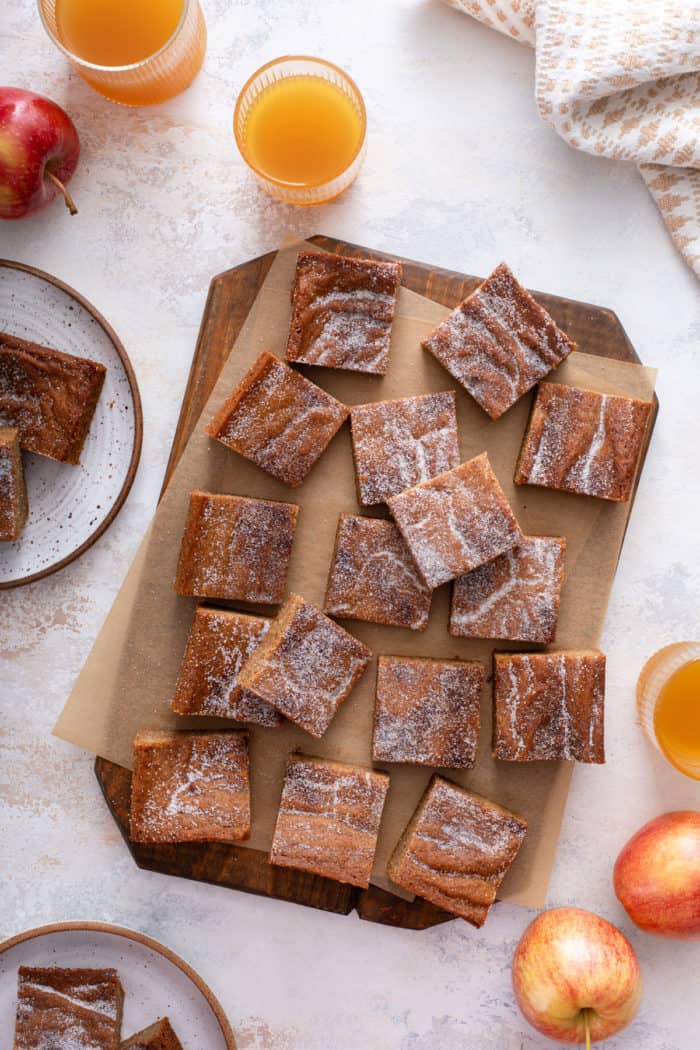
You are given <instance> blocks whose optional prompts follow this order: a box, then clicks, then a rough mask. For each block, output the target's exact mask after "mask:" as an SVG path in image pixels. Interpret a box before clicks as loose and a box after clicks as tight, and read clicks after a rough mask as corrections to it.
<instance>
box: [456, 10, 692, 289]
mask: <svg viewBox="0 0 700 1050" xmlns="http://www.w3.org/2000/svg"><path fill="white" fill-rule="evenodd" d="M446 2H447V3H449V4H451V5H452V7H456V8H458V9H459V10H461V11H464V12H466V13H467V14H469V15H473V16H474V18H478V19H479V20H480V21H481V22H483V23H484V24H485V25H487V26H491V27H492V28H493V29H498V30H500V32H502V33H506V34H507V35H508V36H511V37H513V38H514V39H515V40H518V41H520V42H521V43H524V44H530V45H532V46H534V48H535V53H536V98H537V106H538V109H539V112H540V114H541V116H542V118H543V120H545V121H546V122H547V123H548V124H550V125H551V126H552V127H553V128H554V129H555V130H556V131H557V132H558V133H559V134H560V135H561V136H562V138H563V139H565V140H566V141H567V142H568V143H569V145H571V146H575V147H576V148H577V149H582V150H586V151H587V152H588V153H596V154H599V155H602V156H605V157H613V158H615V159H617V160H632V161H634V162H635V163H636V164H637V165H638V167H639V170H640V172H641V174H642V176H643V178H644V180H645V182H646V184H647V187H648V188H649V191H650V193H651V195H652V196H653V198H654V200H655V201H656V203H657V205H658V207H659V209H660V211H661V215H662V216H663V220H664V222H665V223H666V226H667V227H668V230H669V232H670V234H671V236H672V237H673V240H674V241H675V243H676V245H677V247H678V249H679V250H680V251H681V252H682V254H683V256H684V257H685V259H686V261H687V262H688V264H689V265H690V266H691V267H692V268H693V270H694V271H695V273H696V275H697V276H698V277H700V4H698V3H697V2H695V0H446Z"/></svg>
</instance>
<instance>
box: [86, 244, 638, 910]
mask: <svg viewBox="0 0 700 1050" xmlns="http://www.w3.org/2000/svg"><path fill="white" fill-rule="evenodd" d="M310 239H311V241H312V242H313V243H314V244H317V245H319V246H320V247H322V248H326V249H328V250H330V251H336V252H340V253H342V254H344V255H358V256H364V257H365V258H366V257H373V258H387V256H383V255H382V254H381V253H379V252H374V251H371V250H369V249H367V248H362V247H358V246H357V245H353V244H348V243H346V242H345V241H337V240H334V239H333V238H331V237H324V236H318V237H312V238H310ZM274 257H275V253H274V252H271V253H270V254H269V255H263V256H261V257H260V258H258V259H253V260H252V261H251V262H247V263H244V264H243V265H242V266H237V267H236V268H235V269H233V270H227V271H226V272H225V273H222V274H219V276H218V277H215V278H214V279H213V281H212V282H211V286H210V288H209V296H208V298H207V304H206V306H205V309H204V316H203V318H202V325H201V328H200V332H199V338H198V340H197V347H196V350H195V354H194V359H193V361H192V368H191V370H190V376H189V380H188V383H187V389H186V391H185V396H184V399H183V403H182V408H181V411H180V418H179V421H178V426H177V430H176V433H175V438H174V440H173V445H172V450H171V453H170V460H169V462H168V467H167V470H166V474H165V481H164V483H163V488H165V486H166V485H167V484H168V482H169V480H170V477H171V474H172V472H173V470H174V469H175V466H176V465H177V462H178V460H179V458H180V456H181V455H182V452H183V451H184V448H185V445H186V444H187V442H188V440H189V438H190V435H191V433H192V430H193V429H194V427H195V425H196V423H197V420H198V419H199V417H200V414H201V412H202V409H203V408H204V405H205V403H206V401H207V399H208V398H209V395H210V393H211V391H212V389H213V387H214V384H215V383H216V380H217V378H218V376H219V372H220V371H221V368H222V366H223V364H224V362H225V360H226V358H227V356H228V354H229V352H230V350H231V347H232V346H233V345H234V343H235V341H236V338H237V336H238V333H239V332H240V330H241V328H242V326H243V323H244V321H245V319H246V317H247V315H248V311H249V310H250V308H251V306H252V304H253V301H254V299H255V297H256V295H257V293H258V290H259V289H260V286H261V285H262V283H263V281H264V279H265V277H266V275H267V272H268V270H269V268H270V266H271V265H272V261H273V259H274ZM401 262H402V263H403V278H402V283H403V284H404V285H405V286H406V287H407V288H410V289H411V290H412V291H414V292H418V293H419V294H421V295H425V296H428V297H429V298H430V299H433V300H435V301H436V302H439V303H442V304H444V305H445V306H449V307H453V306H456V305H457V303H459V302H461V300H462V299H464V298H465V296H466V295H468V294H469V293H470V292H471V291H473V289H474V288H475V287H476V286H477V285H478V284H479V282H480V278H477V277H470V276H466V275H465V274H461V273H454V272H452V271H450V270H440V269H436V268H434V267H431V266H427V265H425V264H424V263H417V262H413V261H411V260H408V259H402V260H401ZM535 294H536V295H537V298H538V299H539V300H540V301H541V302H542V303H543V305H544V306H546V308H547V309H548V310H549V311H550V312H551V314H552V316H553V317H554V318H555V320H556V321H557V323H558V324H559V325H560V326H561V327H562V328H564V330H565V331H566V332H567V333H568V334H569V335H570V336H571V338H572V339H574V340H575V341H576V342H577V343H578V344H579V345H580V346H582V347H585V349H586V353H589V354H596V355H598V356H600V357H612V358H616V359H617V360H620V361H631V362H636V363H639V358H638V356H637V354H636V353H635V350H634V348H633V346H632V344H631V343H630V341H629V339H628V338H627V335H626V333H625V330H624V328H623V327H622V325H621V324H620V322H619V320H618V318H617V317H616V315H615V314H614V313H613V312H612V311H611V310H606V309H603V308H602V307H599V306H590V305H589V304H587V303H581V302H576V301H575V300H572V299H561V298H559V297H557V296H554V295H546V294H543V293H539V292H537V293H535ZM656 407H657V406H656V403H655V411H654V418H655V416H656ZM651 429H652V428H651V427H650V428H649V431H648V436H647V447H648V440H649V438H650V437H651ZM646 451H647V450H646V448H645V450H644V456H646ZM95 772H96V775H97V779H98V781H99V783H100V787H101V788H102V791H103V793H104V796H105V799H106V800H107V804H108V806H109V808H110V811H111V813H112V816H113V817H114V819H115V820H116V822H117V824H118V825H119V828H120V830H121V832H122V835H123V836H124V839H125V841H126V843H127V845H128V847H129V849H130V851H131V853H132V855H133V857H134V860H135V861H136V863H137V864H138V866H139V867H141V868H146V869H148V870H150V871H158V872H161V873H163V874H166V875H179V876H181V877H183V878H189V879H196V880H198V881H200V882H211V883H214V884H216V885H218V886H228V887H229V888H231V889H237V890H245V891H247V892H249V893H257V894H260V895H262V896H265V897H275V898H277V899H278V900H285V901H293V902H295V903H297V904H306V905H309V906H311V907H314V908H321V909H323V910H324V911H331V912H336V913H339V914H343V915H347V914H349V913H350V912H351V911H352V910H353V909H356V910H357V912H358V914H359V915H360V918H362V919H367V920H369V921H371V922H380V923H384V924H387V925H392V926H402V927H405V928H407V929H426V928H427V927H429V926H435V925H437V924H438V923H441V922H446V921H447V920H448V919H451V918H452V916H451V915H449V914H448V913H447V912H444V911H442V910H440V909H438V908H435V907H434V906H433V905H432V904H429V903H428V902H427V901H423V900H420V899H416V900H415V901H413V902H412V903H411V902H408V901H405V900H402V899H401V898H399V897H395V896H394V895H393V894H391V893H387V892H386V891H385V890H381V889H379V888H377V887H374V886H371V887H370V888H369V889H368V890H358V889H356V888H354V887H352V886H345V885H343V884H341V883H339V882H335V881H334V880H332V879H325V878H321V877H319V876H314V875H307V874H305V873H304V872H296V871H293V870H291V869H288V868H275V867H273V866H272V865H271V864H270V863H269V861H268V858H267V854H266V853H262V852H260V851H258V850H252V849H245V848H242V847H237V846H228V845H221V844H218V843H183V844H178V845H161V846H148V845H141V844H137V843H132V842H130V841H129V838H128V823H129V799H130V793H131V773H130V772H129V771H128V770H127V769H123V768H122V767H121V766H117V765H115V764H114V763H112V762H108V761H106V760H105V759H102V758H98V759H97V761H96V763H95Z"/></svg>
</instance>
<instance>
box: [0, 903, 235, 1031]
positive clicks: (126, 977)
mask: <svg viewBox="0 0 700 1050" xmlns="http://www.w3.org/2000/svg"><path fill="white" fill-rule="evenodd" d="M20 966H75V967H83V966H85V967H97V968H102V967H113V968H114V969H115V970H117V971H118V972H119V977H120V979H121V982H122V985H123V986H124V1023H123V1026H122V1032H123V1038H125V1039H126V1038H128V1037H129V1036H130V1035H133V1034H134V1033H135V1032H139V1031H141V1029H142V1028H146V1027H147V1026H148V1025H150V1024H153V1022H154V1021H156V1020H158V1019H159V1018H161V1017H168V1018H169V1020H170V1023H171V1024H172V1026H173V1028H174V1030H175V1032H176V1033H177V1035H178V1037H179V1039H180V1041H181V1043H182V1045H183V1046H184V1047H185V1048H186V1050H236V1041H235V1039H234V1036H233V1031H232V1030H231V1026H230V1025H229V1023H228V1021H227V1020H226V1015H225V1014H224V1011H223V1010H222V1008H221V1005H220V1003H219V1002H218V1000H217V999H216V998H215V996H214V993H213V992H212V991H211V989H210V988H209V987H208V986H207V985H206V984H205V983H204V981H203V980H202V979H201V977H199V976H198V975H197V974H196V973H195V972H194V970H192V969H191V967H189V966H188V965H187V963H186V962H184V961H183V960H182V959H181V958H180V957H179V956H177V955H175V954H174V953H173V952H171V951H170V950H169V949H168V948H164V947H163V945H162V944H158V942H157V941H154V940H151V938H150V937H145V936H144V935H143V934H142V933H136V932H133V931H131V930H125V929H123V928H122V927H120V926H107V925H105V924H103V923H90V922H88V923H78V922H75V923H73V922H70V923H57V924H55V925H53V926H41V927H39V928H38V929H36V930H29V931H27V932H26V933H21V934H19V935H18V936H17V937H12V938H11V939H10V940H9V941H5V943H4V944H0V1046H1V1047H3V1048H4V1047H10V1046H12V1041H13V1040H12V1037H13V1034H14V1026H15V1010H16V1006H17V970H18V968H19V967H20Z"/></svg>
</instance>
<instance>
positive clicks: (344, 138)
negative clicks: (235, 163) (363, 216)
mask: <svg viewBox="0 0 700 1050" xmlns="http://www.w3.org/2000/svg"><path fill="white" fill-rule="evenodd" d="M233 130H234V134H235V137H236V143H237V144H238V148H239V150H240V151H241V155H242V157H243V159H244V161H245V162H246V163H247V164H248V166H249V167H250V168H251V170H252V171H253V172H254V174H255V175H256V177H257V180H258V182H259V183H260V185H261V186H262V188H263V189H264V190H266V191H267V193H269V194H271V196H273V197H276V198H277V199H278V200H281V201H284V202H285V203H287V204H299V205H310V204H325V203H326V202H327V201H331V200H334V198H336V197H339V196H340V194H341V193H344V192H345V190H346V189H347V188H348V186H349V185H350V184H351V183H352V182H353V181H354V179H355V178H356V177H357V174H358V172H359V170H360V168H361V167H362V162H363V160H364V155H365V149H366V136H367V114H366V111H365V104H364V101H363V98H362V95H361V94H360V91H359V88H358V87H357V85H356V84H355V82H354V81H353V80H352V79H351V78H350V77H349V76H348V75H347V73H345V72H343V70H342V69H340V68H339V67H338V66H334V65H333V64H332V63H331V62H326V61H324V60H323V59H320V58H309V57H306V56H303V55H288V56H285V57H284V58H277V59H275V60H274V61H272V62H268V63H267V65H264V66H262V67H261V68H260V69H259V70H258V71H257V72H256V73H253V75H252V76H251V77H250V79H249V80H248V81H247V83H246V84H245V85H244V87H243V90H242V91H241V93H240V95H239V96H238V101H237V102H236V108H235V112H234V116H233Z"/></svg>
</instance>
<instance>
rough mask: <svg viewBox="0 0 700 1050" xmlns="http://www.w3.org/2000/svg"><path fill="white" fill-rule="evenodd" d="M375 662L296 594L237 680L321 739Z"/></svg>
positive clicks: (346, 635) (364, 649)
mask: <svg viewBox="0 0 700 1050" xmlns="http://www.w3.org/2000/svg"><path fill="white" fill-rule="evenodd" d="M371 658H372V653H371V651H370V650H369V649H368V648H367V647H366V646H364V645H363V644H362V643H361V642H359V641H358V640H357V638H353V636H352V635H351V634H348V632H347V631H345V630H343V628H342V627H340V626H338V624H337V623H334V622H333V620H330V619H329V618H328V617H327V616H324V614H323V613H322V612H320V611H319V610H318V609H316V608H315V607H314V606H313V605H310V604H309V603H308V602H306V601H304V599H303V598H300V597H299V595H297V594H291V595H290V596H289V598H288V599H287V601H286V602H285V603H284V605H283V606H282V608H281V609H280V612H279V615H278V616H277V618H276V620H275V621H274V622H273V624H272V627H271V628H270V630H269V631H268V632H267V634H266V636H265V638H263V640H262V641H261V643H260V644H259V645H258V647H257V649H256V650H255V652H254V653H253V655H252V656H251V657H250V659H249V660H248V661H247V662H246V663H245V664H244V665H243V668H242V670H241V672H240V674H239V676H238V681H239V683H240V685H242V686H243V688H244V689H249V690H250V691H251V692H252V693H255V695H256V696H259V697H260V699H261V700H266V701H267V703H269V704H272V706H273V707H276V708H277V710H278V711H279V712H280V713H281V714H283V715H285V716H286V717H287V718H289V719H290V720H291V721H292V722H295V723H296V724H297V725H300V726H301V727H302V729H305V730H306V731H307V733H311V735H312V736H316V737H320V736H323V734H324V733H325V731H326V730H327V729H328V726H329V725H330V723H331V721H332V720H333V718H334V716H335V714H336V711H337V710H338V708H339V707H340V705H341V704H342V703H343V701H344V700H345V699H346V698H347V697H348V696H349V695H350V692H351V691H352V689H353V687H354V685H355V683H356V681H357V680H358V678H359V677H360V675H361V674H362V672H363V671H364V670H365V668H366V667H367V664H368V663H369V661H370V659H371Z"/></svg>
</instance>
